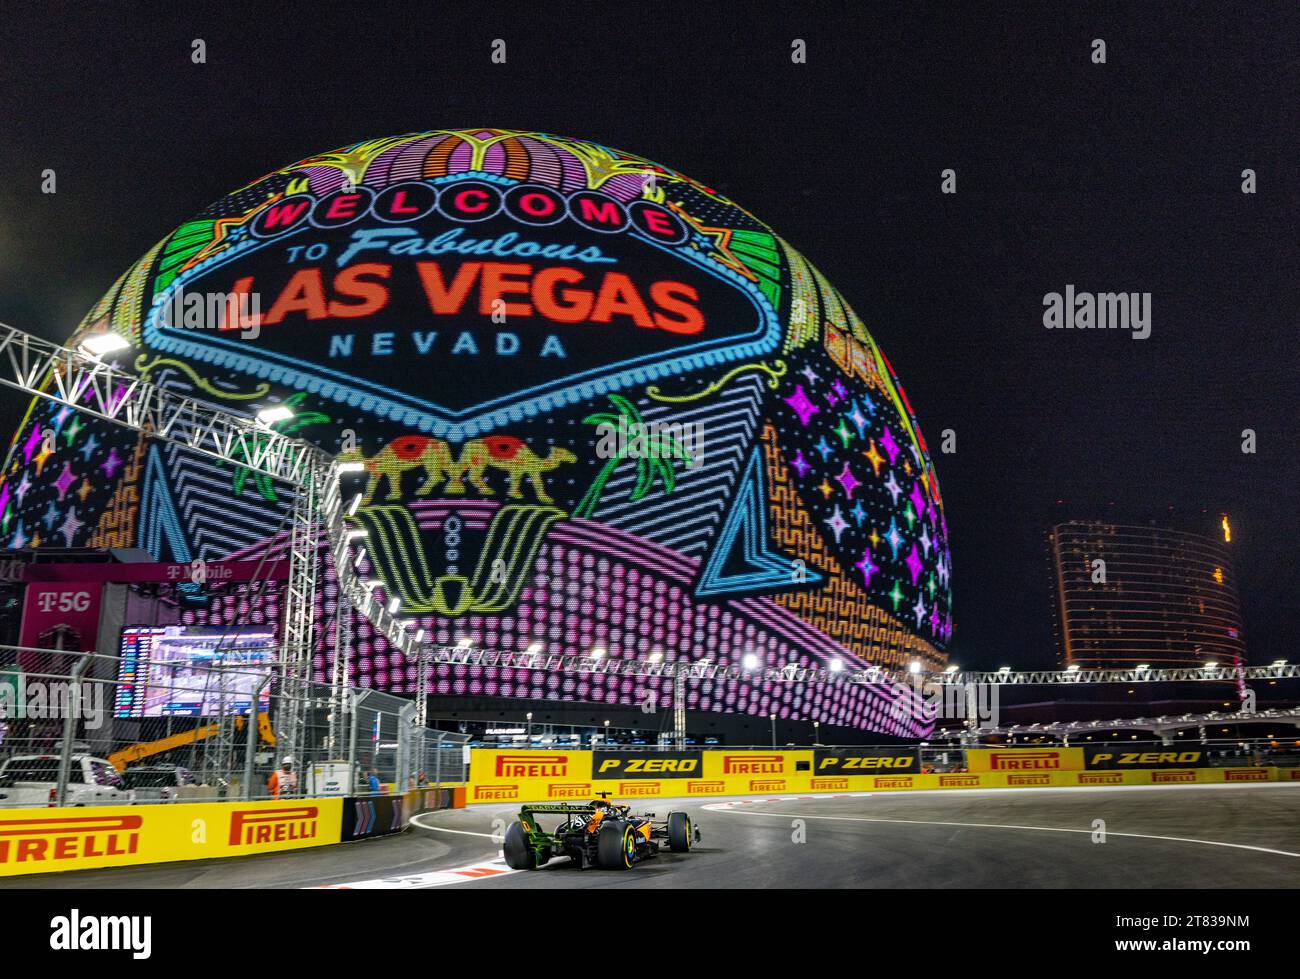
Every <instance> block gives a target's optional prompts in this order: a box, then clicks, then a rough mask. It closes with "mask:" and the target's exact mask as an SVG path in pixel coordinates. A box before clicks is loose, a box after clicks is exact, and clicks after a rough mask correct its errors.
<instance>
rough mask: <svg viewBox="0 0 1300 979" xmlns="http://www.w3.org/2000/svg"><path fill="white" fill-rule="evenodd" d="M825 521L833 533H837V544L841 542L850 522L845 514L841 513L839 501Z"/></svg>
mask: <svg viewBox="0 0 1300 979" xmlns="http://www.w3.org/2000/svg"><path fill="white" fill-rule="evenodd" d="M824 523H825V524H826V526H827V527H829V528H830V529H831V533H833V534H834V535H835V543H836V544H838V543H839V542H840V537H841V536H842V535H843V533H844V531H846V530H847V529H848V527H849V522H848V521H847V520H845V519H844V514H842V513H840V505H839V504H838V503H836V504H835V510H834V512H833V513H832V514H831V515H830V516H829V517H827V518H826V520H825V521H824Z"/></svg>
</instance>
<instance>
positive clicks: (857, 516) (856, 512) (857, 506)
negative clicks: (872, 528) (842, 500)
mask: <svg viewBox="0 0 1300 979" xmlns="http://www.w3.org/2000/svg"><path fill="white" fill-rule="evenodd" d="M849 516H850V517H852V518H853V523H854V526H857V527H861V526H862V522H863V521H864V520H866V519H867V511H866V510H864V509H862V501H861V500H858V501H857V502H856V503H854V504H853V509H852V510H850V511H849Z"/></svg>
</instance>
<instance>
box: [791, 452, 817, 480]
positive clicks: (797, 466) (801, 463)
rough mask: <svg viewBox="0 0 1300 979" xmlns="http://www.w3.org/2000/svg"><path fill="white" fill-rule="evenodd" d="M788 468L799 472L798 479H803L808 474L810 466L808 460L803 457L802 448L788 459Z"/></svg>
mask: <svg viewBox="0 0 1300 979" xmlns="http://www.w3.org/2000/svg"><path fill="white" fill-rule="evenodd" d="M790 468H791V469H793V470H794V471H795V472H797V473H798V474H799V478H800V479H803V477H804V476H807V475H808V470H809V469H811V468H812V466H810V465H809V464H808V460H807V459H805V458H804V457H803V449H800V450H799V451H798V452H796V453H795V454H794V458H793V459H791V460H790Z"/></svg>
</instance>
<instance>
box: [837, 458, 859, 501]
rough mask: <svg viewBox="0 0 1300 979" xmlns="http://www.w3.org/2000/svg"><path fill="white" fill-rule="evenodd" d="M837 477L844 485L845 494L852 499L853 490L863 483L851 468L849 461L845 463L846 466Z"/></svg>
mask: <svg viewBox="0 0 1300 979" xmlns="http://www.w3.org/2000/svg"><path fill="white" fill-rule="evenodd" d="M835 478H836V480H838V481H839V484H840V485H841V486H843V487H844V495H845V496H847V497H849V498H850V499H852V498H853V491H854V490H855V489H857V488H858V487H859V486H861V485H862V484H861V483H860V482H858V479H857V477H856V476H854V475H853V470H851V469H850V468H849V464H848V463H847V462H846V463H844V468H843V469H842V470H840V474H839V475H838V476H836V477H835Z"/></svg>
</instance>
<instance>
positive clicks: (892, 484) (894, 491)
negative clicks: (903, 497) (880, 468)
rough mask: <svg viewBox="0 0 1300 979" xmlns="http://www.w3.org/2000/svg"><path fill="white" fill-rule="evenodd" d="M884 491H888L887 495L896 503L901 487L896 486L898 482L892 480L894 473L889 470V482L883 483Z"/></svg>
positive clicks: (901, 490)
mask: <svg viewBox="0 0 1300 979" xmlns="http://www.w3.org/2000/svg"><path fill="white" fill-rule="evenodd" d="M885 489H887V490H889V495H890V497H891V498H892V499H893V501H894V502H895V503H897V502H898V494H899V493H901V492H903V487H901V486H899V485H898V480H896V479H895V478H894V471H893V470H892V469H891V470H889V481H888V482H887V483H885Z"/></svg>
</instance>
